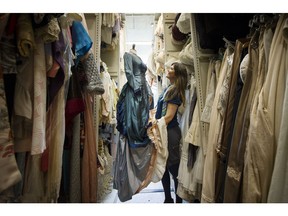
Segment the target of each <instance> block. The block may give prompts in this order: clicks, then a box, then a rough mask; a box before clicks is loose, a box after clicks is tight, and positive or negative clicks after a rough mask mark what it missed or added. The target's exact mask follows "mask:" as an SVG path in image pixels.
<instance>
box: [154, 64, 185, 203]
mask: <svg viewBox="0 0 288 216" xmlns="http://www.w3.org/2000/svg"><path fill="white" fill-rule="evenodd" d="M166 77H167V78H168V79H169V81H170V85H169V86H168V87H167V88H166V89H165V90H164V91H163V93H162V94H161V95H160V96H159V99H158V103H157V110H156V116H155V117H156V119H160V118H161V117H163V116H164V119H165V122H166V125H167V134H168V153H169V155H168V159H167V164H166V170H165V172H164V174H163V177H162V180H161V181H162V185H163V188H164V193H165V201H164V203H174V200H173V199H172V197H171V191H170V188H171V187H170V175H169V173H171V174H172V176H173V179H174V183H175V194H176V192H177V186H178V180H177V176H178V169H179V163H180V140H181V130H180V127H179V123H178V120H177V111H178V107H179V106H180V105H181V104H182V103H183V105H185V89H186V87H187V83H188V75H187V71H186V67H185V66H184V65H183V64H181V63H179V62H174V63H172V65H171V67H170V68H169V69H168V72H167V75H166ZM176 203H182V199H181V198H180V197H179V196H178V195H177V194H176Z"/></svg>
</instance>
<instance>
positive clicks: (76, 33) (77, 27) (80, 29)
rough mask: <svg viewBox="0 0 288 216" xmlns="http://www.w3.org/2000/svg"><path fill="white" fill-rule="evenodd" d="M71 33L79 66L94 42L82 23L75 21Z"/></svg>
mask: <svg viewBox="0 0 288 216" xmlns="http://www.w3.org/2000/svg"><path fill="white" fill-rule="evenodd" d="M71 32H72V44H73V45H72V49H73V50H74V52H75V56H76V64H77V63H78V62H79V60H80V58H81V57H82V56H84V55H85V54H86V53H87V52H88V51H89V50H90V48H91V47H92V44H93V42H92V40H91V38H90V36H89V34H88V32H87V31H86V29H85V28H84V26H83V25H82V23H81V22H78V21H73V23H72V29H71Z"/></svg>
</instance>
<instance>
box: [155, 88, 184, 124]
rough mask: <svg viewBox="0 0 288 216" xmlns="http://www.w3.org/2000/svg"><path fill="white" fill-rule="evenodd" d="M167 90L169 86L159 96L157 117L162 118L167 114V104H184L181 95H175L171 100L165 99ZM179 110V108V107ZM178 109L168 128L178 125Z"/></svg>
mask: <svg viewBox="0 0 288 216" xmlns="http://www.w3.org/2000/svg"><path fill="white" fill-rule="evenodd" d="M166 91H167V88H166V89H165V90H164V91H163V93H162V94H161V95H160V96H159V99H158V102H157V109H156V114H155V118H156V119H160V118H161V117H162V116H165V115H166V111H167V104H168V103H172V104H176V105H178V106H180V105H181V104H182V100H181V99H180V98H179V97H175V98H173V99H171V100H168V101H164V95H165V93H166ZM177 111H178V108H177ZM177 111H176V114H175V115H174V117H173V119H172V120H171V121H170V122H169V123H168V125H167V129H169V128H172V127H175V126H178V125H179V123H178V121H177Z"/></svg>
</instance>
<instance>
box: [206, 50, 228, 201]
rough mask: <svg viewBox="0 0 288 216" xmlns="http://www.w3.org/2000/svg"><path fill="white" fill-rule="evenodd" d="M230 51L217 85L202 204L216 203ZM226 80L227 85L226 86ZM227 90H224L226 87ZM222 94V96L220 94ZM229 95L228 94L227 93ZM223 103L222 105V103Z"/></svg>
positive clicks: (224, 61)
mask: <svg viewBox="0 0 288 216" xmlns="http://www.w3.org/2000/svg"><path fill="white" fill-rule="evenodd" d="M227 52H228V50H226V52H225V54H224V58H223V62H222V65H221V69H220V76H219V81H218V83H217V87H216V92H215V99H214V101H213V105H212V110H211V117H210V123H212V124H210V127H209V133H208V143H207V153H206V156H205V159H204V160H205V162H204V173H203V185H202V197H201V202H209V203H211V202H215V172H216V164H217V157H218V156H217V153H216V150H215V149H216V146H217V144H218V143H219V141H220V140H218V139H219V136H220V134H221V127H222V121H223V116H222V115H221V113H224V112H223V110H222V112H220V109H219V108H221V106H220V105H221V104H222V108H224V107H223V106H224V103H225V94H223V92H225V91H224V90H225V89H227V88H228V83H227V81H228V80H229V79H228V77H227V76H229V74H230V71H231V66H232V60H233V54H232V55H228V53H227ZM225 79H226V84H225V82H224V81H225ZM225 86H226V88H223V87H225ZM221 92H222V95H220V93H221ZM226 93H227V92H226ZM226 97H227V95H226ZM220 102H222V103H220Z"/></svg>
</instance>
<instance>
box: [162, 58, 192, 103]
mask: <svg viewBox="0 0 288 216" xmlns="http://www.w3.org/2000/svg"><path fill="white" fill-rule="evenodd" d="M172 65H174V71H175V77H176V79H175V81H174V83H173V84H172V85H170V86H169V88H168V90H167V92H166V94H165V101H169V100H171V99H173V98H175V97H176V96H178V97H179V98H180V99H181V101H182V103H183V106H185V89H186V88H187V84H188V73H187V70H186V67H185V66H184V65H183V64H182V63H180V62H174V63H172ZM172 65H171V66H172Z"/></svg>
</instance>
